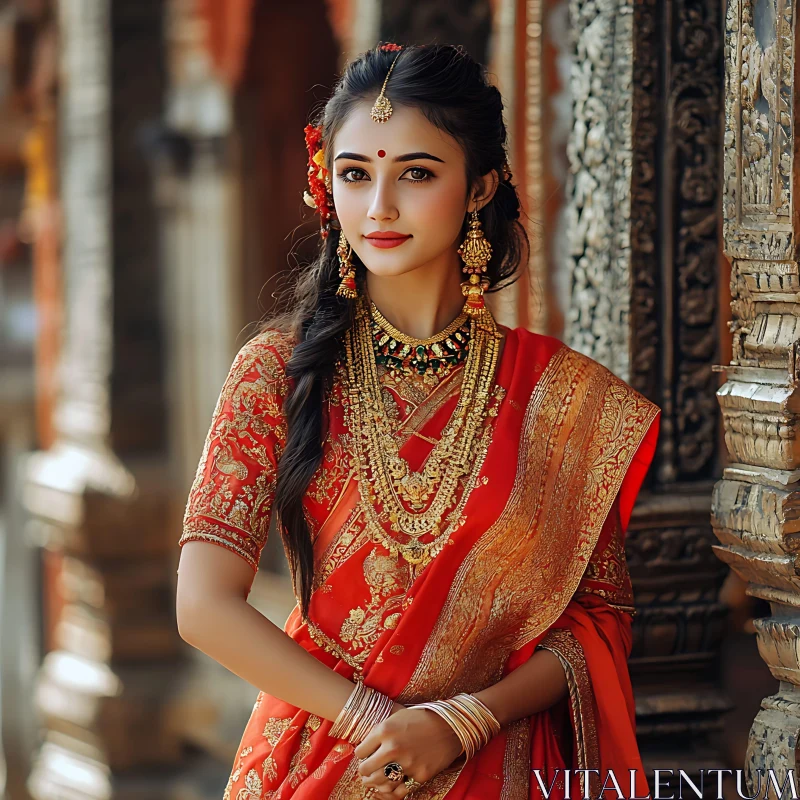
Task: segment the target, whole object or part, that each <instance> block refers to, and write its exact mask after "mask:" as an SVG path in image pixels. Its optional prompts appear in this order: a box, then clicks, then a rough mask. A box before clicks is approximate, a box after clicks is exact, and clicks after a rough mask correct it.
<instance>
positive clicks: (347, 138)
mask: <svg viewBox="0 0 800 800" xmlns="http://www.w3.org/2000/svg"><path fill="white" fill-rule="evenodd" d="M390 99H391V98H390ZM371 107H372V106H371V103H368V102H366V101H365V102H362V103H359V104H358V105H356V106H355V107H354V108H353V109H352V111H351V112H350V114H348V116H347V118H346V119H345V121H344V123H343V125H342V127H341V128H340V129H339V131H338V133H337V134H336V137H335V141H334V146H335V148H336V152H337V153H338V152H340V151H343V150H346V151H348V152H355V153H362V154H364V155H369V156H370V157H373V156H375V154H376V153H377V152H378V151H379V150H383V151H384V152H385V154H386V155H387V156H389V157H392V156H395V155H399V154H401V153H411V152H415V151H420V150H425V151H427V152H429V153H432V154H433V155H438V156H439V157H440V158H442V159H449V158H452V157H453V155H454V153H453V151H457V152H459V153H460V148H459V147H458V143H457V142H456V140H455V139H453V137H452V136H450V134H448V133H447V132H446V131H443V130H441V129H439V128H437V127H436V126H435V125H434V124H433V123H432V122H430V120H428V119H427V117H425V115H424V114H423V113H422V112H421V111H420V110H419V109H417V108H411V107H409V106H401V105H396V106H395V107H394V111H393V113H392V116H391V117H390V118H389V120H388V121H387V122H383V123H378V122H374V121H373V120H372V118H371V117H370V113H369V112H370V108H371Z"/></svg>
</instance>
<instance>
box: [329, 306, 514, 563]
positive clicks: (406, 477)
mask: <svg viewBox="0 0 800 800" xmlns="http://www.w3.org/2000/svg"><path fill="white" fill-rule="evenodd" d="M368 317H369V312H368V310H367V309H366V307H365V305H364V304H363V301H362V303H360V305H359V307H358V309H357V312H356V319H355V322H354V325H353V328H352V329H351V331H350V332H349V333H348V336H347V337H346V340H345V351H346V359H347V375H348V400H347V403H346V411H347V413H348V418H349V420H348V428H349V429H350V430H351V433H352V436H353V441H354V443H355V445H356V454H355V459H354V460H355V462H356V467H357V473H358V479H359V483H360V486H361V490H362V499H363V500H364V502H363V507H364V510H365V515H366V518H367V521H368V522H369V523H370V527H371V528H373V531H372V533H373V535H374V536H375V535H376V536H378V537H379V538H384V537H386V538H390V540H391V541H390V542H389V549H390V550H392V551H393V552H400V553H401V554H402V555H403V556H404V558H406V560H408V561H410V562H411V563H415V562H417V563H418V562H419V561H420V560H423V559H424V560H429V559H430V558H431V557H433V556H434V555H435V554H436V552H438V551H439V550H440V549H441V547H442V546H443V545H444V537H445V534H444V533H443V532H442V530H441V528H442V523H443V519H444V516H445V513H446V512H447V510H448V509H449V508H450V507H451V506H452V505H453V501H454V497H455V494H456V490H457V486H458V482H459V480H460V478H461V477H462V476H463V475H465V474H467V473H468V472H469V470H470V467H471V455H472V452H473V448H474V444H475V440H476V437H477V436H478V434H479V432H480V431H481V429H482V428H483V423H484V420H485V418H486V412H487V407H488V401H489V395H490V388H491V384H492V382H493V380H494V371H495V367H496V364H497V356H498V352H499V340H500V338H501V337H500V334H499V333H498V331H497V327H496V325H495V323H494V320H493V319H492V318H491V315H486V317H485V319H484V320H482V321H480V322H479V321H477V320H472V324H471V332H470V348H469V355H468V357H467V360H466V363H465V365H464V380H463V382H462V387H461V395H460V397H459V402H458V404H457V407H456V410H455V412H454V413H453V416H452V418H451V420H450V421H449V422H448V424H447V426H446V427H445V430H444V431H443V434H442V437H441V438H440V440H439V442H437V444H436V445H435V446H434V448H433V450H432V451H431V453H430V455H429V456H428V458H427V459H426V462H425V465H424V467H423V469H422V471H421V472H416V473H415V472H412V471H411V470H410V469H409V467H408V464H407V463H406V462H405V461H404V460H403V459H402V458H401V457H400V455H399V448H398V444H397V440H396V439H395V437H394V435H393V434H392V430H391V424H390V422H389V420H388V418H387V416H386V413H385V410H384V407H383V401H382V398H381V387H380V382H379V379H378V376H377V368H376V366H375V362H374V352H373V349H372V344H371V341H370V338H369V336H370V332H369V327H370V326H369V319H368ZM437 483H438V487H437V486H436V484H437ZM431 494H433V495H434V498H433V501H432V502H431V503H430V504H429V505H428V506H427V508H425V502H426V501H427V500H428V498H429V497H430V495H431ZM400 495H402V496H403V497H405V498H406V499H408V500H409V502H410V504H411V506H412V509H413V510H412V511H408V510H407V509H406V508H405V506H404V505H403V502H402V500H401V499H400ZM378 503H379V504H380V505H381V508H382V511H381V513H380V514H379V513H378V512H377V510H376V505H377V504H378ZM385 522H389V523H390V525H391V526H392V528H394V529H395V530H396V531H397V532H399V533H403V534H406V535H408V536H409V537H411V538H412V539H415V540H416V539H418V538H419V537H421V536H423V535H425V534H432V535H433V536H434V540H433V541H431V542H427V543H421V542H418V541H412V542H408V543H400V542H397V541H396V540H394V539H393V538H391V537H388V534H386V533H385V531H383V524H382V523H385ZM378 528H379V529H380V532H379V531H378V530H377V529H378Z"/></svg>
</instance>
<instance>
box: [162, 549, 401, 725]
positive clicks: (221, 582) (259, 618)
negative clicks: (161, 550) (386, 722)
mask: <svg viewBox="0 0 800 800" xmlns="http://www.w3.org/2000/svg"><path fill="white" fill-rule="evenodd" d="M252 581H253V570H252V569H251V567H250V566H249V565H248V564H247V563H246V562H245V561H244V560H243V559H241V558H240V557H239V556H238V555H236V554H235V553H232V552H230V551H228V550H226V549H225V548H222V547H218V546H217V545H214V544H209V543H207V542H198V541H192V542H187V543H186V544H185V545H184V546H183V548H182V551H181V559H180V566H179V569H178V589H177V605H176V609H177V622H178V630H179V632H180V635H181V637H182V638H183V639H184V640H185V641H187V642H188V643H189V644H191V645H192V646H194V647H196V648H197V649H198V650H201V651H202V652H204V653H205V654H206V655H208V656H210V657H211V658H213V659H214V660H215V661H218V662H219V663H220V664H222V665H223V666H225V667H227V668H228V669H229V670H231V672H234V673H236V674H237V675H238V676H239V677H241V678H244V680H246V681H247V682H248V683H251V684H253V686H256V687H257V688H259V689H261V690H263V691H265V692H267V693H269V694H271V695H274V696H275V697H278V698H279V699H281V700H283V701H285V702H287V703H291V704H292V705H295V706H297V707H298V708H303V709H305V710H306V711H309V712H311V713H312V714H316V715H317V716H319V717H323V718H324V719H329V720H333V719H335V718H336V716H337V714H338V713H339V712H340V711H341V709H342V707H343V706H344V704H345V701H346V700H347V698H348V697H349V696H350V693H351V692H352V690H353V686H354V684H353V683H352V682H351V681H349V680H348V679H347V678H345V677H344V676H343V675H339V674H338V673H336V672H334V671H333V670H332V669H330V668H329V667H327V666H326V665H325V664H323V663H322V662H321V661H318V660H317V659H316V658H314V656H312V655H311V654H310V653H309V652H308V651H307V650H305V649H304V648H303V647H302V646H301V645H299V644H297V642H295V641H294V640H293V639H292V638H291V637H290V636H289V635H287V634H286V633H285V632H284V631H282V630H281V629H280V628H278V627H277V626H276V625H274V624H273V623H272V622H270V621H269V620H268V619H267V618H266V617H265V616H264V615H263V614H261V613H260V612H258V611H257V610H256V609H255V608H253V607H252V606H251V605H250V604H249V603H248V602H247V599H246V598H247V594H248V591H249V588H250V584H251V583H252ZM398 707H401V706H398Z"/></svg>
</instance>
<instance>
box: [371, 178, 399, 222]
mask: <svg viewBox="0 0 800 800" xmlns="http://www.w3.org/2000/svg"><path fill="white" fill-rule="evenodd" d="M367 214H368V216H369V218H370V219H374V220H375V221H376V222H386V221H389V220H393V219H396V218H397V205H396V203H395V201H394V198H393V196H392V192H391V189H389V187H387V186H386V184H385V183H382V182H380V181H379V182H378V183H377V184H376V186H375V192H374V194H373V195H372V201H371V202H370V204H369V211H368V212H367Z"/></svg>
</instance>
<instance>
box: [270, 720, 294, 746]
mask: <svg viewBox="0 0 800 800" xmlns="http://www.w3.org/2000/svg"><path fill="white" fill-rule="evenodd" d="M291 724H292V718H291V717H270V718H269V719H268V720H267V724H266V725H265V726H264V733H263V736H264V738H265V739H266V740H267V741H268V742H269V743H270V744H271V745H272V746H273V747H275V746H276V745H277V744H278V742H279V741H280V738H281V736H283V734H284V733H285V732H286V730H287V729H288V728H289V726H290V725H291Z"/></svg>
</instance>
